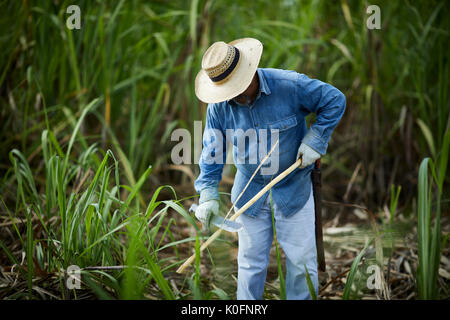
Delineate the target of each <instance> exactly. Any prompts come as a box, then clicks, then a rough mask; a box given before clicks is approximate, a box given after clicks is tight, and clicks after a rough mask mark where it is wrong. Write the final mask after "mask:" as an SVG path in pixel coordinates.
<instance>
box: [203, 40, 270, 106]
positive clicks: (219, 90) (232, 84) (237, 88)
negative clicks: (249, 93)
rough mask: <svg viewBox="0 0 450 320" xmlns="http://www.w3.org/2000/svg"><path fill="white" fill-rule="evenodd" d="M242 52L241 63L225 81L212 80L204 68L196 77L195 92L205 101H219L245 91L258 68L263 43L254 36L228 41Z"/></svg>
mask: <svg viewBox="0 0 450 320" xmlns="http://www.w3.org/2000/svg"><path fill="white" fill-rule="evenodd" d="M228 44H230V45H232V46H235V47H236V48H237V49H238V50H239V53H240V58H239V64H238V65H237V67H236V68H235V70H233V72H232V74H230V76H229V77H228V78H227V79H226V81H224V82H220V83H215V82H213V81H211V79H210V78H209V77H208V75H207V74H206V72H205V71H204V70H203V69H202V70H200V72H199V73H198V74H197V76H196V78H195V94H196V95H197V98H199V99H200V100H201V101H203V102H205V103H217V102H222V101H225V100H229V99H231V98H234V97H236V96H238V95H240V94H241V93H242V92H244V91H245V90H246V89H247V88H248V86H249V85H250V83H251V82H252V79H253V76H254V75H255V72H256V70H257V69H258V64H259V60H260V59H261V55H262V51H263V45H262V43H261V42H260V41H259V40H257V39H253V38H243V39H238V40H234V41H232V42H230V43H228Z"/></svg>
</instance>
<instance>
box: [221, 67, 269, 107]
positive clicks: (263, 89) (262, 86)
mask: <svg viewBox="0 0 450 320" xmlns="http://www.w3.org/2000/svg"><path fill="white" fill-rule="evenodd" d="M256 71H257V73H258V78H259V91H258V94H257V95H256V99H255V102H256V100H258V99H259V97H260V96H261V93H264V94H265V95H269V94H271V91H270V88H269V86H268V85H267V81H266V78H265V77H264V72H263V71H262V70H261V69H260V68H258V69H257V70H256ZM227 103H229V104H231V105H233V106H235V105H237V104H236V103H235V102H234V101H233V99H230V100H227Z"/></svg>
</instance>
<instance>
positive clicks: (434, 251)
mask: <svg viewBox="0 0 450 320" xmlns="http://www.w3.org/2000/svg"><path fill="white" fill-rule="evenodd" d="M449 146H450V131H448V132H447V133H446V134H445V137H444V139H443V148H442V150H441V153H440V156H439V158H438V159H436V160H435V161H433V160H432V159H430V158H425V159H424V160H423V161H422V163H421V164H420V169H419V183H418V202H417V230H418V234H417V237H418V248H419V252H418V256H419V266H418V269H417V275H416V278H417V289H418V293H419V298H420V299H436V298H437V297H438V288H437V277H438V274H439V263H440V258H441V253H442V252H441V248H442V247H441V246H442V244H441V242H442V233H441V198H442V194H443V184H444V179H445V174H446V172H447V165H448V155H449ZM429 172H431V176H429ZM433 187H434V188H433ZM433 212H434V217H433ZM433 218H434V221H433ZM433 224H434V225H433Z"/></svg>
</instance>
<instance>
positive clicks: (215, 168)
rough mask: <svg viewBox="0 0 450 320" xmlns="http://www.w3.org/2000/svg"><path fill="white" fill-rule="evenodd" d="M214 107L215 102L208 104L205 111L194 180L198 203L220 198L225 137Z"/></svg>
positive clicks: (224, 159) (224, 158) (224, 156)
mask: <svg viewBox="0 0 450 320" xmlns="http://www.w3.org/2000/svg"><path fill="white" fill-rule="evenodd" d="M216 107H217V105H215V104H209V105H208V109H207V112H206V125H205V130H204V132H203V140H202V141H203V149H202V153H201V157H200V160H199V167H200V175H199V176H198V178H197V179H196V180H195V182H194V187H195V190H196V191H197V192H198V193H200V201H199V203H203V202H205V201H208V200H212V199H216V200H219V199H220V197H219V192H218V187H219V182H220V180H222V171H223V167H224V165H225V161H226V139H225V134H224V130H223V128H222V126H221V124H220V121H219V116H218V115H217V112H216V110H215V108H216Z"/></svg>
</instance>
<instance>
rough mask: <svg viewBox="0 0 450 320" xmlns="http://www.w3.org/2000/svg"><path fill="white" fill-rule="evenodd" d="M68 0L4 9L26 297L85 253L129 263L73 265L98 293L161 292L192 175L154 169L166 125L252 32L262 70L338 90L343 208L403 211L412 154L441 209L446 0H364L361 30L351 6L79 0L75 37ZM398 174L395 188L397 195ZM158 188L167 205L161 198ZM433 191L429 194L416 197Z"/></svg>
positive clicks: (408, 207) (8, 209)
mask: <svg viewBox="0 0 450 320" xmlns="http://www.w3.org/2000/svg"><path fill="white" fill-rule="evenodd" d="M70 4H72V3H71V2H70V1H68V0H65V1H59V2H54V1H53V2H52V1H36V0H32V1H2V2H0V29H1V30H3V31H4V32H3V33H2V36H1V37H0V118H1V119H2V124H3V125H2V128H1V129H0V134H1V137H2V139H0V150H2V151H3V152H1V153H0V172H1V174H0V179H1V180H0V181H1V183H0V194H1V195H2V199H1V200H2V202H1V203H2V204H1V206H2V215H4V216H7V217H10V219H11V222H12V224H11V228H10V229H11V232H13V234H14V237H15V239H14V240H12V239H9V238H8V239H9V240H8V241H7V240H4V241H3V240H2V242H0V246H1V247H2V249H3V255H2V257H4V258H7V259H9V261H10V262H11V264H15V265H20V262H21V261H20V260H21V259H20V257H19V255H18V251H17V250H12V249H10V248H11V247H10V244H11V243H10V242H17V243H19V244H20V248H22V249H23V252H25V253H26V255H27V260H26V265H27V266H26V267H20V268H19V272H20V274H21V276H23V277H25V279H27V287H26V292H22V291H20V290H18V291H17V292H15V293H14V295H15V296H17V297H19V296H20V297H22V296H27V297H30V296H35V295H36V294H38V293H37V291H36V289H33V286H34V285H33V279H34V278H35V276H36V275H37V274H39V273H40V271H41V270H52V272H54V271H55V270H65V269H66V268H67V267H68V266H69V265H70V264H73V263H79V264H80V265H81V266H85V267H87V266H100V265H104V266H113V265H118V264H120V265H121V266H125V265H130V266H131V267H123V268H118V269H110V270H107V271H105V270H99V269H97V270H95V269H83V274H84V275H85V276H86V277H85V278H86V284H87V285H88V286H89V287H90V288H91V289H92V292H95V293H96V294H97V295H98V296H100V297H103V298H108V297H123V298H142V297H144V292H143V290H142V286H143V285H144V286H146V285H147V284H154V283H157V285H158V286H160V288H161V297H162V296H164V297H165V298H169V297H170V298H172V296H171V295H170V292H169V291H168V290H170V288H171V287H170V286H169V289H168V288H167V284H166V283H165V282H164V281H163V280H162V278H161V274H162V276H163V278H164V275H165V273H167V272H168V270H170V268H171V267H170V266H171V265H172V264H174V263H176V262H174V261H169V260H170V259H169V260H163V261H162V262H161V261H160V260H161V259H159V254H160V253H161V252H163V251H164V250H174V255H175V256H176V258H177V260H178V259H179V258H180V257H181V256H180V253H179V252H178V251H177V244H180V243H184V242H183V241H184V240H179V239H176V237H175V236H176V235H174V234H172V231H171V230H172V229H173V228H172V227H173V226H174V225H175V224H176V223H177V219H174V218H169V217H168V214H167V212H168V210H170V211H174V212H177V213H179V216H180V217H182V218H181V219H186V220H187V221H188V222H189V223H190V224H192V225H195V223H194V220H193V219H192V218H191V217H190V216H189V215H188V214H187V212H186V211H185V210H184V209H183V208H182V206H181V205H180V202H179V201H178V200H176V193H175V191H176V192H177V193H179V194H183V195H190V194H192V193H193V192H194V191H193V189H192V188H191V186H190V187H189V188H188V187H187V185H188V183H186V178H185V177H180V175H179V174H165V173H164V175H161V172H164V168H165V166H166V164H168V163H170V148H171V142H169V136H170V133H171V132H172V130H173V129H174V128H176V127H183V128H187V129H190V130H192V129H193V121H194V120H200V119H202V118H204V116H205V109H206V108H205V107H206V106H205V105H204V104H203V103H200V102H199V101H198V99H197V98H196V97H195V94H194V79H195V76H196V73H197V71H198V70H199V69H200V67H201V57H202V54H203V52H204V50H205V49H206V48H207V47H208V46H209V45H210V44H211V43H212V42H213V41H219V40H224V41H231V40H233V39H236V38H240V37H246V36H250V37H256V38H258V39H260V40H261V41H262V42H263V44H264V53H263V56H262V59H261V63H260V66H261V67H274V68H283V69H292V70H296V71H298V72H301V73H305V74H307V75H308V76H311V77H313V78H318V79H321V80H324V81H327V82H329V83H331V84H333V85H335V86H336V87H338V88H339V89H340V90H341V91H342V92H344V93H345V95H346V97H347V102H348V108H347V111H346V114H345V117H344V119H343V120H342V122H341V124H340V126H339V127H338V128H337V129H336V130H335V132H334V134H333V141H331V143H330V148H329V150H328V154H327V156H326V157H324V159H323V162H324V165H325V166H324V168H325V170H324V175H323V178H324V181H326V184H327V185H328V186H329V187H330V190H331V189H332V190H340V188H341V187H342V184H345V183H347V182H348V181H349V180H350V179H351V177H352V173H353V168H355V166H357V165H358V163H360V162H361V163H362V164H363V165H362V166H361V170H360V173H359V176H358V178H357V179H356V180H355V186H354V188H353V190H358V192H353V193H352V194H350V199H349V201H352V200H355V201H364V202H367V203H365V205H367V206H368V207H374V208H379V207H382V206H383V205H384V204H385V203H387V201H388V199H389V197H390V199H391V206H390V210H391V211H390V212H391V215H392V214H393V212H395V209H396V208H397V204H398V207H401V208H402V210H403V211H404V212H409V211H412V208H413V205H412V203H413V199H414V198H416V196H417V189H416V188H417V185H416V183H415V181H416V177H417V173H418V172H417V169H418V166H417V164H418V163H419V162H420V161H421V160H422V159H423V158H425V157H426V156H427V155H430V156H431V157H432V159H433V161H434V162H433V164H434V165H435V166H433V165H432V162H431V160H430V161H427V164H428V166H429V170H431V177H433V179H434V181H435V180H436V178H434V172H435V174H436V177H437V182H436V181H435V182H434V184H432V183H429V185H428V188H431V185H434V190H433V192H432V193H426V194H425V193H424V192H425V190H426V189H427V188H422V187H421V191H420V193H419V194H420V196H421V197H425V198H422V199H421V200H420V201H421V205H422V207H423V210H424V211H421V212H422V213H423V212H425V213H423V214H425V217H428V216H427V214H428V213H427V212H433V211H434V212H435V213H436V214H437V212H440V211H443V210H445V209H446V208H447V205H446V203H447V202H446V200H447V199H448V197H449V193H448V190H449V188H448V183H449V178H448V175H445V174H443V173H442V172H443V171H445V170H444V167H446V164H445V162H444V161H443V160H442V159H443V158H444V156H443V154H445V152H447V153H448V147H447V146H446V138H445V137H447V136H448V134H447V135H444V133H445V132H447V131H448V130H449V129H450V112H449V110H450V103H449V97H448V79H449V71H450V64H449V59H448V52H450V50H449V49H450V48H449V43H450V42H449V41H448V37H449V32H448V30H450V20H449V19H447V16H448V15H449V6H448V5H447V3H444V2H442V1H437V0H432V1H427V2H393V1H375V2H373V3H371V4H377V5H379V6H380V8H381V19H382V29H381V30H368V29H367V28H366V24H365V22H366V19H367V14H366V13H365V12H366V11H365V9H366V5H367V4H366V3H365V2H357V1H347V0H341V1H338V2H333V3H332V4H330V3H327V2H324V1H316V0H311V1H279V2H276V3H273V1H272V2H270V1H252V2H233V3H229V2H228V1H222V0H219V1H212V0H198V1H182V0H174V1H168V2H161V1H153V2H147V1H140V0H129V1H128V0H127V1H100V0H97V1H88V0H81V1H78V2H77V4H78V5H79V6H80V8H81V22H82V23H81V24H82V27H81V29H80V30H69V29H68V28H66V25H65V21H66V19H67V18H68V14H67V13H66V11H65V10H66V8H67V6H68V5H70ZM430 70H432V72H430ZM105 150H106V151H105ZM445 150H447V151H445ZM437 159H438V160H437ZM193 160H194V159H193ZM436 163H437V164H436ZM425 166H426V165H423V166H422V167H421V168H422V174H421V176H422V177H423V178H422V179H421V181H424V180H426V179H425V174H424V171H425V169H424V167H425ZM150 167H151V168H150ZM433 168H434V169H433ZM191 169H192V171H193V172H194V174H195V173H196V172H198V168H197V167H196V166H192V167H191ZM433 170H434V171H433ZM329 177H333V179H330V178H329ZM428 178H429V179H430V177H428ZM150 179H152V182H151V183H150V182H148V180H150ZM422 183H424V182H422ZM168 184H170V185H177V184H183V187H182V188H179V189H177V190H174V189H173V188H172V187H169V186H165V185H168ZM189 185H190V184H189ZM393 185H399V186H401V188H402V193H401V195H399V194H396V195H395V196H394V198H395V201H394V202H392V199H393V197H392V196H393V194H391V190H392V186H393ZM438 190H439V191H438ZM162 196H163V197H164V199H168V198H171V199H174V200H167V201H158V200H157V198H158V197H162ZM329 196H330V197H335V198H337V197H339V195H338V194H331V193H330V194H329ZM352 198H354V199H352ZM438 199H440V200H441V201H437V200H438ZM429 201H432V203H435V204H436V205H435V206H431V207H430V206H426V205H423V204H424V203H427V202H429ZM436 201H437V202H436ZM394 203H395V205H394ZM444 207H445V208H444ZM427 210H429V211H427ZM142 212H145V213H142ZM422 213H421V214H422ZM142 215H144V216H145V219H144V217H143V216H142ZM421 217H422V218H421V221H423V222H421V223H422V224H421V228H423V229H422V231H423V232H422V233H421V239H422V240H423V241H424V242H423V248H422V249H423V250H422V253H421V255H422V258H423V260H422V263H421V266H422V267H421V268H419V273H418V274H422V271H421V270H423V268H426V269H429V268H430V267H427V263H428V262H426V261H431V260H430V259H434V258H435V257H436V252H435V253H434V255H432V256H429V254H430V253H429V252H431V251H430V249H429V248H430V241H431V240H429V235H430V234H432V232H431V231H430V232H427V231H426V230H428V229H427V228H428V226H429V224H428V222H427V221H429V219H430V218H424V217H423V216H421ZM17 218H20V219H23V220H24V221H26V223H24V224H21V223H19V222H16V221H17V220H16V219H17ZM392 218H393V217H392ZM171 219H173V220H171ZM150 221H151V222H150ZM391 222H392V219H391V220H390V222H389V225H390V227H392V228H393V227H394V226H393V225H392V224H391ZM423 223H424V224H423ZM145 224H147V227H148V228H149V229H150V230H147V228H146V227H145ZM25 226H26V227H25ZM150 226H151V227H150ZM424 226H425V227H424ZM392 228H391V229H392ZM435 228H437V227H436V225H435ZM36 230H38V231H39V230H40V231H39V232H37V231H36ZM135 232H137V233H138V234H140V235H141V238H140V239H134V235H135ZM161 234H162V235H163V238H164V239H166V240H167V241H169V244H167V243H166V242H165V241H166V240H164V241H163V240H162V239H159V238H158V237H159V236H160V235H161ZM427 239H428V240H427ZM432 239H434V238H433V237H432ZM434 241H436V240H434ZM185 242H192V243H194V242H195V237H194V236H192V237H190V238H188V239H186V241H185ZM124 243H127V244H128V243H129V244H132V246H131V250H127V248H126V247H125V245H124ZM107 248H111V249H110V250H107ZM378 248H379V246H378ZM144 249H148V251H146V250H144ZM378 250H379V249H378ZM427 252H428V253H427ZM433 252H434V251H433ZM32 257H34V259H35V260H32ZM430 257H431V258H430ZM30 259H31V260H30ZM155 264H156V266H155ZM428 265H429V263H428ZM158 267H159V269H161V273H159V271H158ZM431 267H432V268H434V267H435V266H431ZM142 268H144V269H145V270H144V269H142ZM433 270H434V269H433ZM149 272H153V273H152V276H151V275H150V273H149ZM421 277H422V278H423V279H422V280H421V282H420V283H421V284H420V291H421V292H425V291H427V290H428V291H427V292H428V293H427V294H426V295H425V296H424V297H430V295H431V296H433V293H432V292H435V291H434V289H433V287H431V289H426V288H428V285H425V283H429V282H433V281H434V280H433V279H434V278H429V276H426V275H423V276H421ZM425 277H426V278H425ZM196 279H197V280H195V281H194V282H193V283H194V284H195V285H196V286H197V287H201V281H200V280H199V278H198V277H197V278H196ZM58 281H59V282H60V283H61V284H60V287H61V292H62V293H63V294H64V295H65V296H64V297H68V295H69V294H70V295H72V294H74V293H75V292H65V291H64V290H63V287H64V283H63V282H64V278H63V275H61V276H60V277H59V280H58ZM135 284H136V285H138V288H137V287H135V286H134V285H135ZM139 285H140V286H139ZM105 287H106V289H105ZM162 288H164V289H162ZM189 290H191V291H192V292H194V286H191V289H189ZM195 290H197V289H195ZM201 290H203V291H201ZM201 290H200V291H201V292H200V291H199V294H198V295H197V297H200V296H203V297H212V296H213V295H221V296H222V297H224V295H223V292H220V289H218V291H216V292H215V293H212V291H208V289H206V288H204V287H203V288H202V289H201ZM173 294H174V295H175V292H173ZM280 295H282V292H280ZM175 296H176V295H175Z"/></svg>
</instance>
